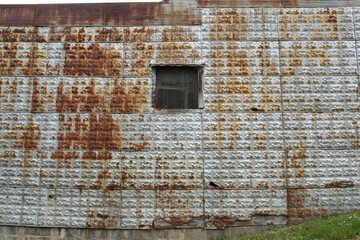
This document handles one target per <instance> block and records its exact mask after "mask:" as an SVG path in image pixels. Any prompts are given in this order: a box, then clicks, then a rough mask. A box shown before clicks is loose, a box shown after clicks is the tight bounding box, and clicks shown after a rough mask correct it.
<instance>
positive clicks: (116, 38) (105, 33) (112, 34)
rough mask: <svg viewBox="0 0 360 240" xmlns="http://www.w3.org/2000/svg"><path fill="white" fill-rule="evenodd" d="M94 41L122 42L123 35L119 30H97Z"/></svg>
mask: <svg viewBox="0 0 360 240" xmlns="http://www.w3.org/2000/svg"><path fill="white" fill-rule="evenodd" d="M95 41H98V42H123V41H124V34H123V32H122V31H121V30H120V29H119V28H115V27H113V28H111V29H109V28H98V29H97V30H96V35H95Z"/></svg>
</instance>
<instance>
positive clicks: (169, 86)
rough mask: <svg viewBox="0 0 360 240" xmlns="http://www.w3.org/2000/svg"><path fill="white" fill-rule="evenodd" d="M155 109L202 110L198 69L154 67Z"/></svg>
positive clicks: (200, 71)
mask: <svg viewBox="0 0 360 240" xmlns="http://www.w3.org/2000/svg"><path fill="white" fill-rule="evenodd" d="M155 71H156V97H155V107H156V108H158V109H195V108H202V107H203V106H202V105H203V102H202V81H201V75H202V69H201V68H200V67H169V66H166V67H156V68H155Z"/></svg>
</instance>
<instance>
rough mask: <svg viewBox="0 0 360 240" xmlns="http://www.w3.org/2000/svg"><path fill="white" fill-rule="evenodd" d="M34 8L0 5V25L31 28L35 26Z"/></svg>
mask: <svg viewBox="0 0 360 240" xmlns="http://www.w3.org/2000/svg"><path fill="white" fill-rule="evenodd" d="M35 9H36V7H35V6H25V5H6V6H1V5H0V25H2V26H33V25H34V24H35V11H36V10H35Z"/></svg>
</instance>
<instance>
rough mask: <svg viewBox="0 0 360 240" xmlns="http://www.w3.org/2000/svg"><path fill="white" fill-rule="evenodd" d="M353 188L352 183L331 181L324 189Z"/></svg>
mask: <svg viewBox="0 0 360 240" xmlns="http://www.w3.org/2000/svg"><path fill="white" fill-rule="evenodd" d="M354 186H355V184H354V183H353V182H352V181H333V182H331V183H326V184H325V187H326V188H352V187H354Z"/></svg>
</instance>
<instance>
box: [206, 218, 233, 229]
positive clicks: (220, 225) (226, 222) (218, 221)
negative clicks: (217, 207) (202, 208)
mask: <svg viewBox="0 0 360 240" xmlns="http://www.w3.org/2000/svg"><path fill="white" fill-rule="evenodd" d="M234 222H236V219H235V218H230V217H227V216H225V217H217V218H213V219H211V223H212V224H213V225H214V226H215V227H216V228H217V229H225V228H227V227H229V226H230V225H231V224H233V223H234Z"/></svg>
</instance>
